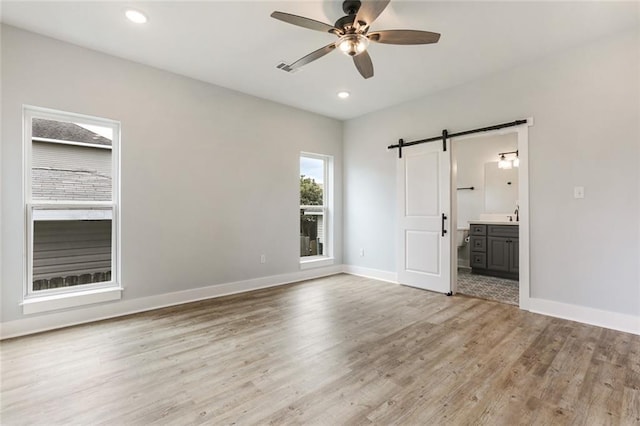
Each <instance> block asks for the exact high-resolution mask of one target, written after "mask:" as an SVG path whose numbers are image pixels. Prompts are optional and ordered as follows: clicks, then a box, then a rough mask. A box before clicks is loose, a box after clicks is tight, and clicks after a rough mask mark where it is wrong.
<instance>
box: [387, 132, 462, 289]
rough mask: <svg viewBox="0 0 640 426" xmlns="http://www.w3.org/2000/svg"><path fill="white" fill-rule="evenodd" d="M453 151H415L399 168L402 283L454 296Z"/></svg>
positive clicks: (436, 147)
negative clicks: (452, 263)
mask: <svg viewBox="0 0 640 426" xmlns="http://www.w3.org/2000/svg"><path fill="white" fill-rule="evenodd" d="M450 152H451V151H450V150H447V151H444V150H443V146H442V143H439V142H432V143H424V144H420V145H415V146H412V147H411V148H407V149H405V150H404V151H403V152H402V158H400V159H398V165H397V185H398V186H397V194H398V199H397V212H398V219H397V221H398V228H399V229H398V250H397V253H398V259H397V264H398V281H399V282H400V283H401V284H406V285H410V286H413V287H419V288H422V289H425V290H431V291H437V292H440V293H448V292H449V291H451V279H450V277H451V238H452V236H451V234H452V231H451V229H450V226H449V225H450V223H451V221H450V217H449V216H450V205H451V203H450V197H451V190H450V182H451V174H450V169H451V162H450Z"/></svg>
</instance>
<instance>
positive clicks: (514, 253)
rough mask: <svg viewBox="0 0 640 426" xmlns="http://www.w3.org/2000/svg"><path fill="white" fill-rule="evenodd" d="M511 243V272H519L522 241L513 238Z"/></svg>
mask: <svg viewBox="0 0 640 426" xmlns="http://www.w3.org/2000/svg"><path fill="white" fill-rule="evenodd" d="M509 241H511V242H510V243H509V272H516V273H517V272H519V271H520V269H519V267H518V265H519V264H520V241H518V239H517V238H511V239H510V240H509Z"/></svg>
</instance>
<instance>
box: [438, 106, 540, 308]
mask: <svg viewBox="0 0 640 426" xmlns="http://www.w3.org/2000/svg"><path fill="white" fill-rule="evenodd" d="M530 126H533V117H529V118H527V122H526V123H524V124H520V125H518V126H513V127H507V128H504V129H498V130H493V131H490V132H482V133H474V134H471V135H467V136H461V137H457V138H451V140H452V143H451V144H450V145H451V146H453V145H454V142H456V141H461V140H465V139H473V138H478V137H486V136H491V135H504V134H508V133H516V135H517V137H518V157H519V158H520V165H519V170H518V202H519V212H520V221H519V253H520V256H519V259H518V260H519V269H520V273H519V280H518V281H519V285H518V287H519V292H520V293H519V306H520V309H523V310H529V306H530V294H531V292H530V264H529V261H530V259H529V252H530V247H529V244H530V238H529V235H530V234H529V232H530V231H529V127H530ZM452 150H453V151H454V153H455V148H452ZM452 169H453V167H452ZM456 178H457V170H456V172H455V173H452V179H451V193H452V204H453V205H454V209H453V210H452V214H451V216H452V222H451V223H452V229H457V217H458V216H457V207H458V206H457V194H456V195H455V196H454V192H457V190H456V187H457V183H456ZM451 246H452V247H451V254H452V258H451V272H452V275H451V279H452V284H453V285H452V288H453V290H452V291H453V293H454V294H455V293H456V290H457V280H458V269H457V264H458V251H457V247H456V239H455V238H451Z"/></svg>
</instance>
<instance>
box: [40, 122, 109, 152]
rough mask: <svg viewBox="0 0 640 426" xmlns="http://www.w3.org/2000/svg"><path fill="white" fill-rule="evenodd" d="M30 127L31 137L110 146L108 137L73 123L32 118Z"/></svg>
mask: <svg viewBox="0 0 640 426" xmlns="http://www.w3.org/2000/svg"><path fill="white" fill-rule="evenodd" d="M31 129H32V130H31V133H32V137H34V138H46V139H57V140H61V141H68V142H79V143H89V144H94V145H104V146H111V140H110V139H107V138H105V137H104V136H101V135H99V134H97V133H94V132H92V131H91V130H88V129H85V128H84V127H81V126H78V125H77V124H74V123H67V122H64V121H55V120H45V119H42V118H34V119H33V122H32V128H31Z"/></svg>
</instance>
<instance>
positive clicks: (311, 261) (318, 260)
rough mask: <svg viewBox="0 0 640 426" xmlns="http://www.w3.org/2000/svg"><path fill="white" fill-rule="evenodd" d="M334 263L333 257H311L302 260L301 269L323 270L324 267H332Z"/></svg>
mask: <svg viewBox="0 0 640 426" xmlns="http://www.w3.org/2000/svg"><path fill="white" fill-rule="evenodd" d="M333 263H334V259H333V257H326V256H310V257H309V258H305V259H300V269H302V270H304V269H312V268H322V267H324V266H331V265H333Z"/></svg>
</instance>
